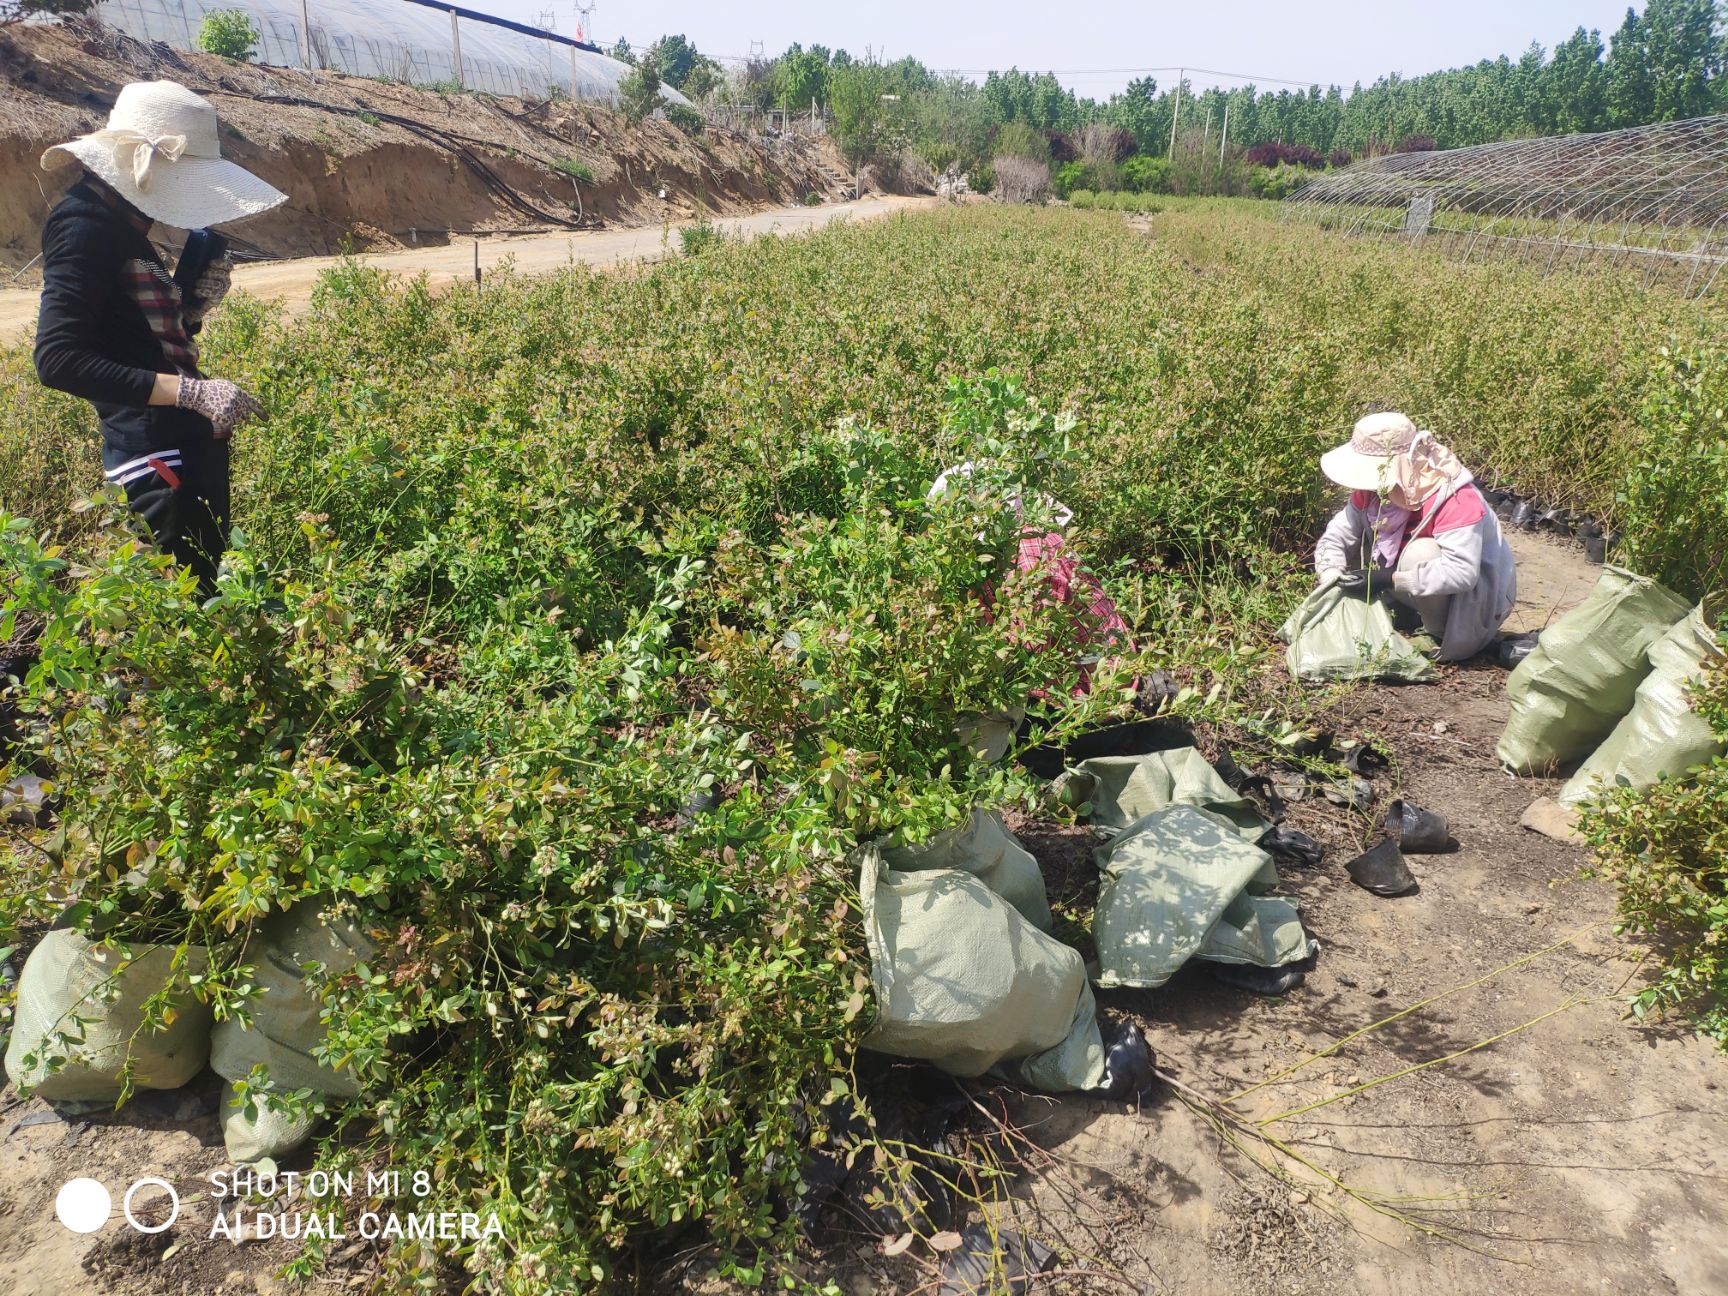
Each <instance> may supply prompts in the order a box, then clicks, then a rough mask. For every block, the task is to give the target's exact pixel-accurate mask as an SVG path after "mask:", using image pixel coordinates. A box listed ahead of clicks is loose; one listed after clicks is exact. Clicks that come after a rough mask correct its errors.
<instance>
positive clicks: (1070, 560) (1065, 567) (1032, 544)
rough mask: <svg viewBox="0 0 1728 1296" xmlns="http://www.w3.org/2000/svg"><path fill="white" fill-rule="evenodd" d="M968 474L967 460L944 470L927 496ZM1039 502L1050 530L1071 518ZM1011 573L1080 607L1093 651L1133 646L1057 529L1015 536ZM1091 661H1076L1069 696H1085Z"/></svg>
mask: <svg viewBox="0 0 1728 1296" xmlns="http://www.w3.org/2000/svg"><path fill="white" fill-rule="evenodd" d="M974 470H975V466H974V465H973V464H972V463H971V462H967V463H963V464H961V465H959V466H958V467H956V468H949V469H947V470H945V471H944V472H943V473H942V474H941V475H940V476H938V477H937V478H936V482H935V484H934V485H933V486H931V488H930V495H929V497H930V498H931V499H934V498H935V497H936V496H937V495H940V494H941V493H942V492H943V491H944V490H945V489H947V487H948V486H949V484H950V483H954V482H957V480H960V479H965V478H968V477H970V476H972V474H973V472H974ZM1044 503H1045V504H1046V506H1047V508H1048V512H1049V514H1050V516H1051V519H1052V520H1053V522H1054V523H1055V525H1056V527H1058V528H1060V527H1065V526H1067V525H1068V523H1069V522H1070V521H1072V520H1073V517H1074V514H1073V512H1072V511H1071V510H1070V509H1069V508H1068V507H1067V506H1066V505H1064V504H1062V503H1060V502H1059V501H1056V500H1053V499H1048V498H1047V499H1046V500H1045V501H1044ZM1008 504H1009V507H1010V508H1012V509H1013V510H1014V512H1015V515H1016V516H1017V517H1024V515H1025V505H1024V503H1023V502H1022V500H1021V499H1020V497H1019V496H1018V495H1015V496H1013V497H1011V498H1010V499H1009V501H1008ZM1014 569H1015V571H1016V572H1018V573H1019V574H1020V575H1022V576H1025V577H1028V578H1032V579H1042V580H1045V581H1047V582H1048V584H1049V587H1050V597H1051V599H1052V600H1053V601H1054V602H1056V603H1060V604H1071V603H1079V602H1084V603H1085V605H1086V612H1087V615H1086V617H1085V618H1084V623H1085V630H1086V635H1085V639H1086V642H1087V643H1088V645H1096V646H1098V647H1099V648H1111V647H1119V648H1121V649H1123V650H1131V649H1132V648H1133V646H1134V645H1133V638H1132V636H1131V635H1130V634H1129V631H1128V623H1127V622H1126V621H1124V620H1123V619H1122V614H1121V612H1120V611H1118V610H1117V607H1116V601H1115V600H1114V599H1112V598H1111V597H1110V596H1109V595H1108V594H1106V593H1105V592H1104V587H1103V585H1101V584H1100V583H1099V581H1098V578H1097V577H1096V576H1094V575H1093V574H1092V573H1091V572H1089V571H1087V570H1086V569H1085V568H1084V567H1083V566H1081V564H1080V560H1079V559H1078V558H1076V557H1075V556H1074V553H1073V550H1072V549H1071V548H1070V546H1069V544H1068V541H1067V539H1066V537H1064V536H1063V534H1062V532H1061V531H1060V530H1059V529H1058V530H1049V531H1046V530H1041V529H1039V528H1037V527H1027V528H1025V529H1024V530H1023V531H1022V532H1021V534H1020V543H1019V549H1018V551H1017V552H1016V554H1015V556H1014ZM993 597H994V590H993V589H987V590H986V591H985V598H986V600H990V599H992V598H993ZM1096 660H1097V658H1096V657H1090V658H1089V659H1082V661H1081V663H1080V680H1079V682H1078V683H1077V684H1076V685H1075V687H1074V690H1073V692H1074V696H1075V697H1081V696H1084V695H1085V694H1087V693H1089V692H1091V690H1092V667H1093V665H1094V663H1095V662H1096Z"/></svg>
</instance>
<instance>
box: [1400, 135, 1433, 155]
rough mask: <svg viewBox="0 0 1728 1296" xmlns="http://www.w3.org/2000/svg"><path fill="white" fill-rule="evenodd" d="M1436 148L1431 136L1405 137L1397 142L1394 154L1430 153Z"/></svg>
mask: <svg viewBox="0 0 1728 1296" xmlns="http://www.w3.org/2000/svg"><path fill="white" fill-rule="evenodd" d="M1436 147H1437V146H1436V145H1435V143H1434V137H1433V136H1432V135H1406V136H1405V137H1404V138H1403V139H1401V140H1399V141H1398V147H1397V148H1395V149H1393V150H1392V151H1393V152H1394V153H1432V152H1433V151H1434V149H1435V148H1436Z"/></svg>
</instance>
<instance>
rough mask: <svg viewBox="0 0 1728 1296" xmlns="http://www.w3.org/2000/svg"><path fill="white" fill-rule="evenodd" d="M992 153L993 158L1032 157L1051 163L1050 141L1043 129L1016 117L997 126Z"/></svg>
mask: <svg viewBox="0 0 1728 1296" xmlns="http://www.w3.org/2000/svg"><path fill="white" fill-rule="evenodd" d="M990 155H991V157H993V158H1008V157H1016V158H1031V159H1033V160H1034V161H1036V162H1043V163H1049V161H1050V141H1049V139H1048V138H1047V137H1046V136H1045V134H1044V133H1043V132H1042V131H1038V130H1034V129H1033V128H1032V127H1031V126H1030V125H1028V124H1027V123H1026V122H1024V121H1021V120H1019V119H1018V118H1016V119H1015V120H1013V121H1007V122H1003V123H1002V125H1001V126H999V127H997V128H996V138H995V139H994V140H993V141H992V142H991V145H990Z"/></svg>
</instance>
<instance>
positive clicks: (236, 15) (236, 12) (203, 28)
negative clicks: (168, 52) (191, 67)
mask: <svg viewBox="0 0 1728 1296" xmlns="http://www.w3.org/2000/svg"><path fill="white" fill-rule="evenodd" d="M258 39H259V32H258V29H257V28H256V27H254V26H253V25H252V19H251V17H250V15H248V14H247V12H246V11H245V10H244V9H212V10H210V11H209V12H208V13H206V14H205V15H204V21H203V22H201V23H200V24H199V25H198V48H199V49H201V50H203V51H204V53H206V54H215V55H218V56H220V57H222V58H225V59H233V60H235V61H236V62H239V63H250V62H251V61H252V60H253V59H254V58H255V57H257V54H258Z"/></svg>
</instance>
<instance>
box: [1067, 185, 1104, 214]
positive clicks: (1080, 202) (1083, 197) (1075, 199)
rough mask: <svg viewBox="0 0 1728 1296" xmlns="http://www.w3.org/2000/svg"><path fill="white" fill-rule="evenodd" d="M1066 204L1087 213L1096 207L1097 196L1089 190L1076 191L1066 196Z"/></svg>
mask: <svg viewBox="0 0 1728 1296" xmlns="http://www.w3.org/2000/svg"><path fill="white" fill-rule="evenodd" d="M1068 202H1069V204H1070V205H1071V206H1074V207H1078V208H1079V209H1080V210H1081V211H1088V210H1090V209H1091V208H1093V207H1096V206H1097V205H1098V195H1097V194H1095V193H1093V192H1092V191H1091V190H1090V189H1076V190H1074V191H1073V192H1072V193H1070V194H1069V195H1068Z"/></svg>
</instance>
